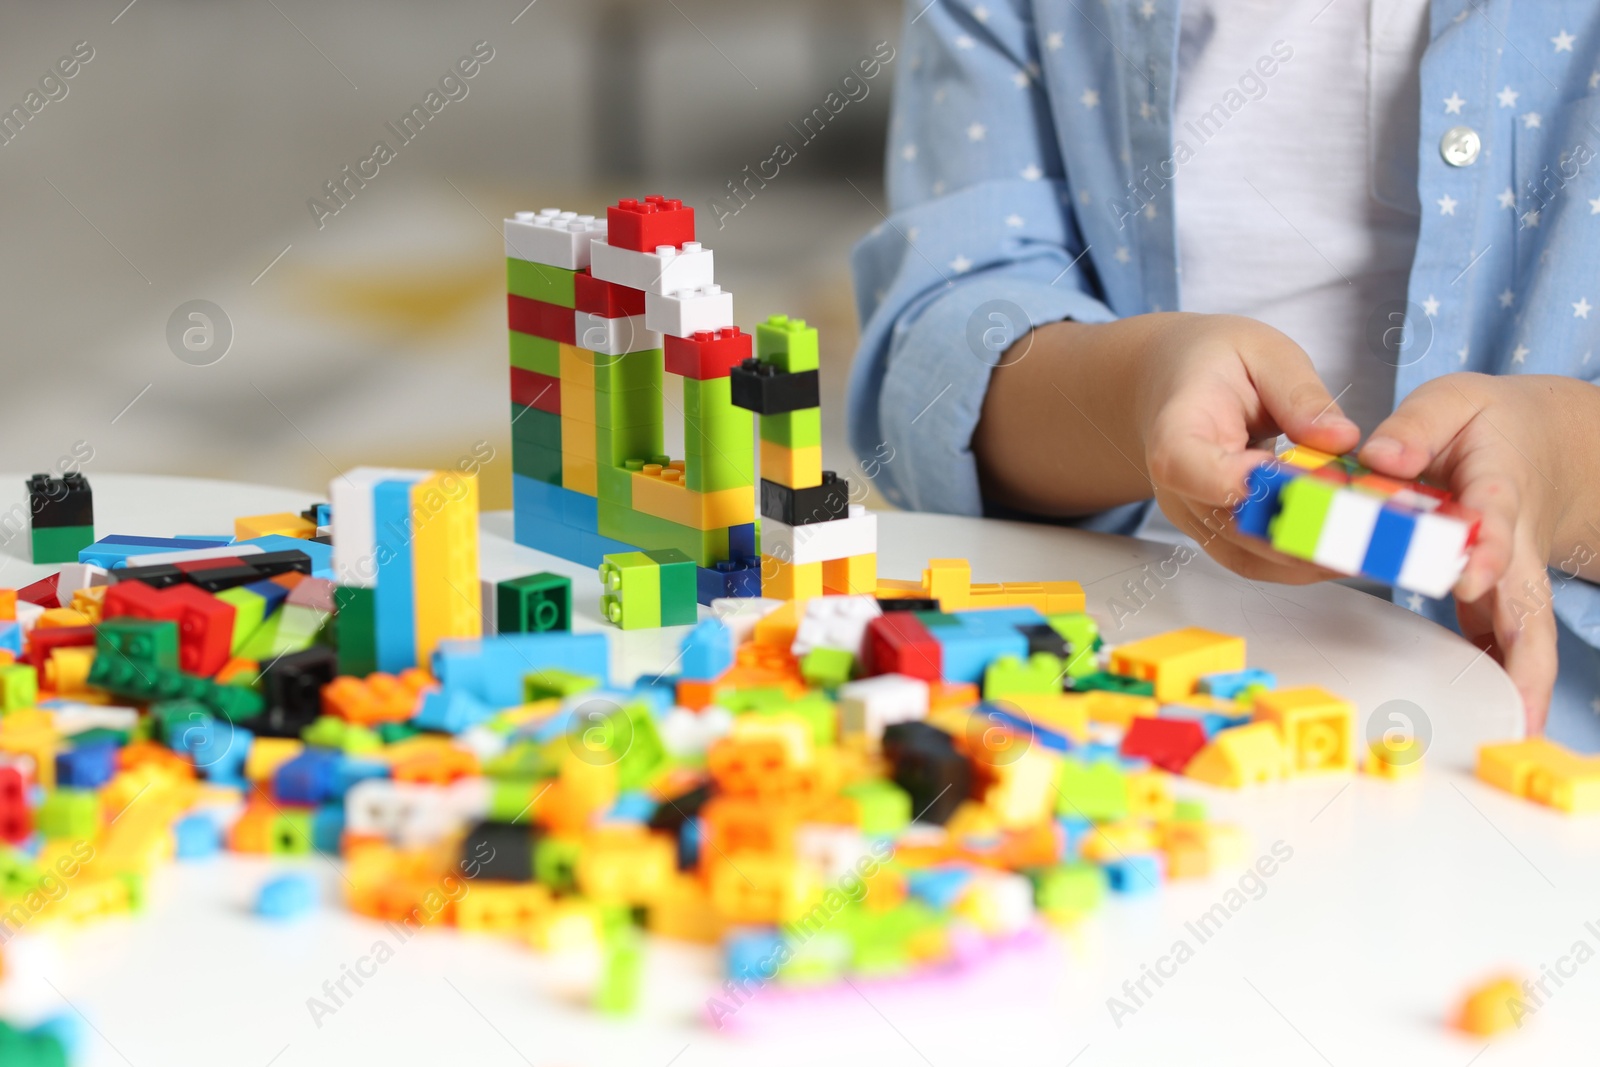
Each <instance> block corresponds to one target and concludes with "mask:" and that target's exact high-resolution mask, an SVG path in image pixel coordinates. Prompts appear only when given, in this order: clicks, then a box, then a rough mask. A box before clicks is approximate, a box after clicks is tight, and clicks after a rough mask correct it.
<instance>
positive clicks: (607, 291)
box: [573, 248, 655, 319]
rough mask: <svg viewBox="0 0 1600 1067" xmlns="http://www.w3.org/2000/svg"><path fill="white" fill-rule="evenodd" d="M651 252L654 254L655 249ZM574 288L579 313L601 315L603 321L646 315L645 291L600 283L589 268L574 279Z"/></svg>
mask: <svg viewBox="0 0 1600 1067" xmlns="http://www.w3.org/2000/svg"><path fill="white" fill-rule="evenodd" d="M650 251H652V252H654V251H655V249H653V248H652V249H651V250H650ZM573 288H574V290H575V294H574V295H576V297H577V300H576V301H575V302H574V303H575V304H576V307H577V309H578V310H579V311H584V312H588V313H589V314H591V315H599V316H600V317H601V318H603V319H624V318H627V317H629V316H631V315H643V314H644V290H643V289H629V288H628V287H627V286H626V285H618V284H617V283H616V282H603V281H600V280H599V279H598V278H596V277H595V276H594V275H592V274H590V273H589V268H588V267H585V268H583V269H582V270H580V271H579V272H578V273H577V275H576V276H575V277H574V278H573Z"/></svg>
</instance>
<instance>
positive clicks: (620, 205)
mask: <svg viewBox="0 0 1600 1067" xmlns="http://www.w3.org/2000/svg"><path fill="white" fill-rule="evenodd" d="M606 223H607V228H608V229H609V231H610V232H609V234H608V236H607V240H608V241H609V242H610V244H611V245H612V246H613V247H615V248H630V249H632V250H633V251H635V252H654V251H655V250H656V249H657V248H658V247H659V246H661V245H672V246H673V247H677V246H679V245H682V244H683V243H685V242H686V241H693V240H694V208H692V207H684V206H683V201H682V200H669V199H667V198H666V197H663V196H647V197H645V198H644V200H642V201H640V200H633V199H628V200H620V201H618V202H617V204H616V206H615V207H609V208H606Z"/></svg>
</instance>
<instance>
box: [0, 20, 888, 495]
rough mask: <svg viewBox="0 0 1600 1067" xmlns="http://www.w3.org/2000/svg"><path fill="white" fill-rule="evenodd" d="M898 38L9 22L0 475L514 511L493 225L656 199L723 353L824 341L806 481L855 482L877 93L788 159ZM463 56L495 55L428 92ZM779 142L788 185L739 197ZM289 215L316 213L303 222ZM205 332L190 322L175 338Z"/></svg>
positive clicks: (616, 28) (807, 30)
mask: <svg viewBox="0 0 1600 1067" xmlns="http://www.w3.org/2000/svg"><path fill="white" fill-rule="evenodd" d="M524 5H526V6H524ZM900 6H901V5H900V4H899V3H898V2H895V0H849V2H839V0H811V2H808V3H804V4H778V3H764V2H747V0H534V2H532V3H528V2H527V0H465V2H462V0H457V2H453V3H449V4H440V3H424V2H422V0H409V2H393V0H391V2H388V3H381V4H380V3H377V2H375V0H357V2H343V3H338V4H326V3H314V2H311V0H243V2H237V3H223V4H218V3H203V2H200V0H134V2H133V3H132V4H128V3H127V0H109V2H103V3H102V2H96V3H92V4H91V3H63V4H50V5H44V4H39V5H34V4H26V5H25V4H21V3H12V4H8V5H6V9H5V11H4V14H3V15H0V72H3V74H0V119H4V122H3V124H0V131H3V132H0V140H3V141H4V143H3V144H0V186H3V188H4V189H5V191H6V196H5V197H4V199H3V200H0V233H3V234H4V238H5V244H4V252H3V253H0V316H3V321H4V347H3V350H0V351H3V355H0V360H3V363H4V370H5V374H4V383H5V384H4V386H3V387H0V442H3V448H4V450H5V455H6V456H7V457H8V464H7V465H8V466H10V467H12V468H17V467H23V468H27V469H29V470H45V469H48V468H53V467H56V466H57V465H58V462H59V461H60V459H61V457H63V456H66V455H70V454H71V453H72V452H73V450H74V448H75V447H77V449H78V452H79V453H80V454H82V452H83V450H84V446H83V445H79V444H78V443H79V442H84V443H86V444H87V447H88V448H89V449H92V450H93V459H92V460H90V461H89V462H88V463H87V464H85V468H84V469H85V470H86V472H87V473H88V474H89V475H90V477H91V481H92V479H93V475H94V473H95V472H96V471H140V472H153V473H168V474H191V475H204V476H211V477H224V478H233V479H238V480H243V481H252V482H261V483H267V484H274V485H283V486H291V487H296V488H303V489H306V490H309V491H315V492H325V491H326V488H325V487H326V485H327V483H328V481H329V479H330V478H332V477H333V476H334V475H335V474H336V473H337V472H338V471H341V470H344V469H347V468H349V467H351V466H355V465H358V464H383V465H398V466H425V467H446V466H452V465H454V463H455V462H456V460H457V459H459V458H461V457H463V456H467V455H469V454H471V452H472V450H473V448H474V445H475V444H476V443H477V442H479V441H485V440H486V441H488V442H489V443H490V444H492V445H493V446H494V448H495V450H496V453H497V458H496V459H495V461H494V462H493V463H491V464H489V465H488V466H487V467H486V468H485V470H484V474H483V494H484V502H485V506H486V507H509V506H510V447H509V442H510V432H509V429H508V421H509V415H508V391H507V370H506V368H507V359H506V336H505V334H506V327H505V301H504V291H505V290H504V284H505V279H504V259H503V255H504V253H503V245H502V241H501V235H500V220H501V218H503V217H504V216H506V215H508V214H510V213H511V212H513V211H516V210H524V209H538V208H542V207H552V206H553V207H561V208H563V209H566V210H576V211H579V212H583V213H600V212H602V211H603V209H604V207H605V206H606V205H607V204H608V203H614V202H615V201H616V200H617V199H619V198H620V197H623V196H640V195H643V194H645V193H663V194H666V195H670V196H677V197H680V198H682V199H683V200H684V201H685V202H686V203H688V204H690V205H691V206H693V207H694V208H695V209H696V221H697V223H698V225H699V233H700V236H701V238H702V240H703V241H704V243H705V244H706V245H708V246H709V247H711V248H713V249H715V251H716V254H717V277H718V280H719V281H720V282H721V283H722V284H723V285H724V287H726V288H728V289H730V290H732V291H733V293H734V294H735V310H736V314H737V319H738V323H739V325H740V326H741V327H743V328H744V329H746V330H751V329H753V328H754V326H755V324H756V323H757V322H758V321H760V320H761V319H764V318H765V317H766V316H767V315H769V314H772V313H775V312H780V311H781V312H786V313H788V314H792V315H799V316H801V317H804V318H806V319H807V320H809V321H810V322H812V323H813V324H814V325H816V326H817V327H819V328H820V330H821V338H822V348H823V363H822V380H823V404H824V409H823V410H824V414H823V429H824V456H825V464H826V465H827V466H829V467H834V468H837V469H839V470H841V471H842V470H845V469H846V468H847V467H848V466H849V465H850V463H851V456H850V453H849V451H848V449H847V447H846V446H845V443H844V441H845V436H844V421H843V416H844V412H843V395H844V387H845V378H846V375H847V372H848V367H849V362H850V356H851V353H852V351H853V349H854V345H855V340H856V323H855V315H854V308H853V303H852V300H851V296H850V278H849V260H848V253H849V248H850V245H851V244H852V243H853V242H854V241H855V240H856V239H857V238H858V237H859V236H861V235H862V234H863V233H864V232H865V231H866V230H868V229H869V228H870V227H871V226H873V225H875V224H876V223H877V222H878V221H880V219H881V215H880V214H879V208H881V207H882V206H883V198H882V190H881V169H882V166H881V165H882V156H883V138H884V129H885V124H886V119H887V114H888V105H889V95H890V86H891V82H892V80H893V78H894V74H895V69H896V62H897V61H896V62H890V63H888V64H886V65H885V66H884V67H883V69H882V73H880V74H879V75H878V76H877V77H876V78H875V79H873V80H872V81H869V82H864V83H863V84H864V85H865V87H866V90H867V91H866V95H864V96H862V95H861V93H862V89H861V87H860V85H859V84H858V85H857V86H856V87H855V89H854V95H855V97H856V99H852V100H851V101H850V102H849V103H848V104H847V105H846V106H844V107H843V108H842V109H841V110H839V112H838V113H837V115H831V116H830V120H829V122H828V123H827V125H826V126H825V127H823V128H821V130H820V132H817V127H818V123H817V122H815V121H813V123H812V124H811V131H812V134H814V136H811V135H808V136H811V139H810V140H809V141H806V140H803V139H802V138H801V137H800V136H799V134H798V133H797V132H796V131H797V129H798V128H800V127H801V125H802V122H803V120H804V119H805V118H806V117H807V116H808V115H812V114H813V111H814V109H817V108H822V107H823V106H824V101H825V99H826V98H827V97H828V94H829V93H830V92H838V93H839V96H836V97H835V98H834V100H835V101H837V100H838V99H839V98H840V97H842V96H843V95H844V94H843V93H842V92H841V91H840V84H841V81H842V79H844V78H845V76H846V75H848V74H851V73H852V72H857V73H859V71H858V69H857V65H858V64H859V63H860V62H861V61H862V60H865V59H869V58H871V57H872V56H873V55H874V54H875V53H877V54H878V55H880V56H882V55H886V54H888V53H887V52H886V51H885V52H878V49H880V47H883V46H884V45H885V43H886V42H887V45H888V47H892V48H895V49H898V45H899V41H898V24H899V16H900ZM480 41H481V42H486V44H485V45H479V44H478V42H480ZM79 42H85V43H84V44H80V43H79ZM475 47H476V48H477V51H478V55H479V56H480V57H482V56H486V55H490V51H489V50H492V56H491V57H490V58H488V59H487V61H486V62H483V63H482V64H481V66H480V69H479V70H478V71H477V73H476V75H475V76H474V77H472V78H471V79H470V80H467V79H463V80H462V81H461V83H460V84H451V85H447V86H446V89H445V90H441V88H440V82H441V79H442V78H444V77H445V76H446V75H447V74H451V73H455V67H456V64H457V63H458V61H460V60H461V59H463V58H466V57H469V56H471V55H472V54H473V52H474V48H475ZM75 49H76V56H77V59H78V60H79V62H78V63H77V65H76V66H75V67H74V66H73V64H72V62H71V57H73V56H74V54H75ZM84 57H88V58H86V59H85V58H84ZM64 58H66V59H68V60H69V62H68V63H67V64H66V65H64V66H58V63H59V62H60V61H61V60H63V59H64ZM67 69H71V70H72V71H73V73H72V76H71V77H70V78H67V77H63V76H62V72H64V71H65V70H67ZM462 86H464V87H465V95H464V96H462V95H461V92H462ZM430 91H432V92H434V93H436V94H438V95H437V96H436V97H435V98H434V100H435V103H434V104H433V106H434V107H437V108H438V110H437V113H436V114H430V115H429V116H428V121H427V122H426V124H425V125H423V126H422V129H421V131H420V132H418V133H416V134H415V135H414V136H413V137H412V139H411V140H409V141H404V140H402V138H401V137H399V136H397V135H396V132H395V130H393V129H391V127H390V124H393V126H395V127H399V126H400V124H401V120H402V118H403V117H404V116H406V115H407V114H408V113H410V112H411V111H412V108H413V106H414V105H424V101H425V98H426V96H427V94H428V93H429V92H430ZM30 94H31V95H30ZM451 96H453V97H455V98H454V99H450V98H449V97H451ZM441 99H443V100H444V103H443V105H442V106H439V104H438V103H437V101H439V100H441ZM380 140H382V141H384V142H386V143H387V144H388V145H389V147H390V149H392V150H393V153H394V155H393V158H392V159H391V160H390V161H389V162H387V163H386V164H384V165H382V166H381V167H380V168H379V172H378V174H377V176H376V177H373V178H371V179H370V180H367V181H366V182H365V183H364V185H361V186H359V187H358V185H357V184H356V183H355V182H353V181H347V182H346V184H345V185H344V186H343V187H342V190H341V191H342V192H343V199H335V197H334V196H333V195H332V192H331V191H330V189H329V188H328V186H327V183H330V182H334V181H336V180H338V181H343V180H345V168H347V167H348V168H350V169H351V171H352V172H353V171H354V170H355V168H356V167H357V165H358V164H360V163H361V161H363V160H366V159H368V158H369V157H371V156H372V155H373V149H374V145H375V144H376V142H378V141H380ZM779 141H783V142H786V143H788V144H790V145H791V146H793V147H794V148H795V150H796V152H797V157H796V158H795V159H794V160H793V161H792V162H790V163H789V164H788V165H786V166H783V167H782V168H781V173H779V175H778V176H777V177H776V178H774V179H772V180H770V181H767V182H766V183H765V186H764V187H761V186H759V185H756V184H755V183H752V184H750V185H743V184H742V183H743V181H744V179H745V177H746V172H745V168H746V166H749V167H750V168H751V170H752V171H754V170H755V169H756V167H757V166H758V165H759V164H761V163H762V162H763V161H765V160H767V159H769V158H770V157H771V156H772V155H773V150H774V148H775V146H776V145H777V143H778V142H779ZM367 173H368V174H371V169H370V167H369V168H368V170H367ZM766 173H767V174H768V175H770V174H771V173H772V167H771V166H770V165H769V166H768V168H767V170H766ZM736 180H737V182H739V183H741V188H742V189H749V190H753V193H752V192H746V193H745V197H744V200H743V202H741V201H740V200H736V199H734V198H733V197H732V195H731V194H730V192H729V182H730V181H736ZM312 198H317V199H319V200H320V201H321V202H322V203H323V204H324V205H325V207H326V208H328V209H332V208H335V207H336V208H338V211H337V213H335V214H328V213H326V212H323V213H321V217H320V218H318V213H317V212H314V211H313V210H312V208H311V207H310V204H309V202H310V201H311V200H312ZM717 204H720V205H722V208H721V210H718V209H717V208H716V207H715V206H714V205H717ZM735 211H736V213H734V212H735ZM719 216H721V217H720V224H719ZM197 300H203V301H208V302H209V304H210V305H213V307H212V308H205V307H202V308H201V310H202V313H203V314H205V315H206V318H205V319H192V318H190V317H189V311H190V310H193V308H184V305H188V304H190V302H191V301H197ZM180 308H183V310H182V311H180V310H179V309H180ZM218 309H220V310H218ZM207 323H209V329H208V327H207ZM185 330H190V331H192V332H190V333H189V337H188V346H187V347H186V346H185V344H184V343H183V339H182V335H183V333H184V331H185ZM180 354H181V356H182V358H180ZM675 387H676V383H675V382H672V381H669V383H668V392H669V396H670V397H671V398H672V399H673V400H674V401H675V402H676V401H677V394H676V393H675V392H673V390H674V389H675ZM673 421H674V420H673V416H672V414H671V409H669V411H668V424H669V427H671V426H672V424H673ZM676 429H677V433H678V437H677V440H676V441H674V440H673V438H672V436H671V435H672V433H673V430H672V429H669V439H668V445H669V451H672V452H673V453H674V454H681V452H679V451H678V449H677V448H676V447H675V446H676V445H677V444H678V443H680V442H681V427H677V428H676Z"/></svg>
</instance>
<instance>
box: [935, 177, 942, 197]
mask: <svg viewBox="0 0 1600 1067" xmlns="http://www.w3.org/2000/svg"><path fill="white" fill-rule="evenodd" d="M932 192H933V195H934V196H943V195H944V181H943V180H942V179H941V180H940V181H936V182H934V183H933V190H932Z"/></svg>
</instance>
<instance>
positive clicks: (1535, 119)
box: [1522, 111, 1542, 130]
mask: <svg viewBox="0 0 1600 1067" xmlns="http://www.w3.org/2000/svg"><path fill="white" fill-rule="evenodd" d="M1541 125H1542V120H1541V119H1540V118H1539V113H1538V112H1537V111H1530V112H1528V113H1527V114H1526V115H1524V116H1522V126H1523V128H1524V129H1528V130H1537V129H1539V128H1540V126H1541Z"/></svg>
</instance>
